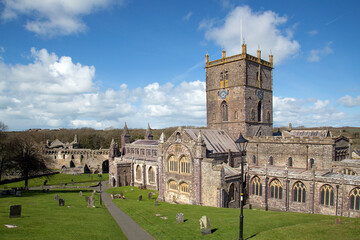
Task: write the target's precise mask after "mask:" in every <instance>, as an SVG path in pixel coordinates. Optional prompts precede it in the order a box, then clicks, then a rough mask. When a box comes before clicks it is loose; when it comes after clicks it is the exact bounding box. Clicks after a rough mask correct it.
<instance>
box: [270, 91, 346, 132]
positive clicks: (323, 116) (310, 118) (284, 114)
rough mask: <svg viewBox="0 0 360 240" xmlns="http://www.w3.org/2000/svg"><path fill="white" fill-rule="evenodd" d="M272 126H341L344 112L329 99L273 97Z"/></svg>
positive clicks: (344, 117)
mask: <svg viewBox="0 0 360 240" xmlns="http://www.w3.org/2000/svg"><path fill="white" fill-rule="evenodd" d="M273 104H274V126H287V125H288V124H289V123H292V125H293V126H307V127H316V126H343V124H344V120H346V119H347V117H346V114H345V113H344V112H341V111H339V110H337V109H335V108H333V107H331V106H330V101H329V100H319V99H295V98H287V97H285V98H283V97H277V96H274V97H273Z"/></svg>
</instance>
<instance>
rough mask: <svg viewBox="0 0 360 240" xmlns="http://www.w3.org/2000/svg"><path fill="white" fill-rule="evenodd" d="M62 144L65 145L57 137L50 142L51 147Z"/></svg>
mask: <svg viewBox="0 0 360 240" xmlns="http://www.w3.org/2000/svg"><path fill="white" fill-rule="evenodd" d="M60 146H64V143H62V142H61V141H60V140H59V139H55V140H54V141H53V142H52V143H51V144H50V148H53V147H60Z"/></svg>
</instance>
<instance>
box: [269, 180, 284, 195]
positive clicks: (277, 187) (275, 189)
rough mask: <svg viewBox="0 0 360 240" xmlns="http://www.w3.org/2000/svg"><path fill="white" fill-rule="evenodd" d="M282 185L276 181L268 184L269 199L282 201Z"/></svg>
mask: <svg viewBox="0 0 360 240" xmlns="http://www.w3.org/2000/svg"><path fill="white" fill-rule="evenodd" d="M282 189H283V188H282V184H281V182H280V181H279V180H278V179H274V180H272V181H271V182H270V197H271V198H275V199H282Z"/></svg>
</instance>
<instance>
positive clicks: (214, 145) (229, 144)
mask: <svg viewBox="0 0 360 240" xmlns="http://www.w3.org/2000/svg"><path fill="white" fill-rule="evenodd" d="M184 131H185V132H186V133H187V134H188V135H189V136H190V137H191V138H192V139H193V140H195V141H197V138H198V135H199V132H200V129H184ZM201 134H202V135H203V139H204V142H205V145H206V148H207V150H209V151H210V152H211V153H224V152H228V151H229V149H230V151H232V152H238V151H239V150H238V149H237V147H236V145H235V140H233V139H232V138H231V137H230V135H229V134H228V133H227V132H225V131H224V130H212V129H201Z"/></svg>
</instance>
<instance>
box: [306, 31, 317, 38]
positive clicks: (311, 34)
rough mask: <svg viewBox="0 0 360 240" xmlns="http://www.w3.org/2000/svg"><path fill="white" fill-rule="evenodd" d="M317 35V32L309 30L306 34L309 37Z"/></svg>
mask: <svg viewBox="0 0 360 240" xmlns="http://www.w3.org/2000/svg"><path fill="white" fill-rule="evenodd" d="M318 33H319V32H318V31H317V30H311V31H309V32H308V34H309V35H310V36H311V37H313V36H315V35H317V34H318Z"/></svg>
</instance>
